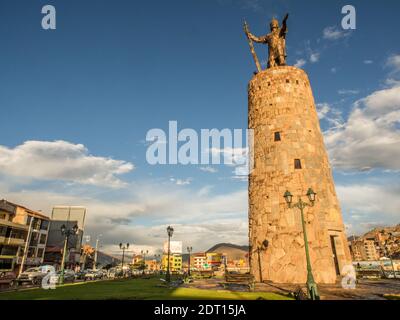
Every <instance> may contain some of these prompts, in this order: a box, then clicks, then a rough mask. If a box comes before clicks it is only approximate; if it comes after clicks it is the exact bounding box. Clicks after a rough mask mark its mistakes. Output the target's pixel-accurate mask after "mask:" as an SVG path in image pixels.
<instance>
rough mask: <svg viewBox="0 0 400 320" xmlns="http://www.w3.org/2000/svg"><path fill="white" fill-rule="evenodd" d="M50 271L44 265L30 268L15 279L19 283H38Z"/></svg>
mask: <svg viewBox="0 0 400 320" xmlns="http://www.w3.org/2000/svg"><path fill="white" fill-rule="evenodd" d="M48 272H50V270H47V271H46V269H44V268H43V267H36V268H29V269H27V270H25V271H24V272H22V273H21V274H20V275H19V276H18V278H17V279H16V280H15V281H16V282H17V284H23V283H30V284H33V285H38V284H40V283H41V281H42V279H43V278H44V277H45V276H46V275H47V273H48Z"/></svg>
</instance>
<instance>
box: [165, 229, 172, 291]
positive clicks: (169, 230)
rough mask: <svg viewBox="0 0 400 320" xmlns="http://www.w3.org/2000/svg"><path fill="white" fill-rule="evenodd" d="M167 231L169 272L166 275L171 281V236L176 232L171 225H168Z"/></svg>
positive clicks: (166, 278)
mask: <svg viewBox="0 0 400 320" xmlns="http://www.w3.org/2000/svg"><path fill="white" fill-rule="evenodd" d="M167 233H168V259H167V274H166V277H165V280H167V282H168V283H170V282H171V273H170V267H169V265H170V263H169V257H170V252H171V237H172V235H173V234H174V228H172V227H171V226H168V228H167Z"/></svg>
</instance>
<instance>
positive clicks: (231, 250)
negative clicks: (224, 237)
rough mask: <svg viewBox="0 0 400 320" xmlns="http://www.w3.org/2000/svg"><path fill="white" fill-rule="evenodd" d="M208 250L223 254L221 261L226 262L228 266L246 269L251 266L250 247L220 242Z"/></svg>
mask: <svg viewBox="0 0 400 320" xmlns="http://www.w3.org/2000/svg"><path fill="white" fill-rule="evenodd" d="M207 252H209V253H210V252H213V253H218V254H220V255H221V259H222V261H221V263H226V265H227V267H228V268H240V269H246V268H248V267H249V264H248V261H249V257H248V255H249V247H248V246H239V245H235V244H231V243H219V244H216V245H215V246H213V247H212V248H210V249H209V250H208V251H207Z"/></svg>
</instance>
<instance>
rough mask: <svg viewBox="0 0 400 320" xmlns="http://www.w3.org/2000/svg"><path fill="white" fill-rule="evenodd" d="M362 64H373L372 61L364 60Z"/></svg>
mask: <svg viewBox="0 0 400 320" xmlns="http://www.w3.org/2000/svg"><path fill="white" fill-rule="evenodd" d="M363 62H364V64H373V63H374V61H372V60H364V61H363Z"/></svg>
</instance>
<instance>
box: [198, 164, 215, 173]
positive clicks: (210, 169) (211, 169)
mask: <svg viewBox="0 0 400 320" xmlns="http://www.w3.org/2000/svg"><path fill="white" fill-rule="evenodd" d="M199 169H200V170H201V171H204V172H208V173H216V172H218V170H217V169H215V168H213V167H210V166H206V167H200V168H199Z"/></svg>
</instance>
